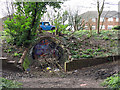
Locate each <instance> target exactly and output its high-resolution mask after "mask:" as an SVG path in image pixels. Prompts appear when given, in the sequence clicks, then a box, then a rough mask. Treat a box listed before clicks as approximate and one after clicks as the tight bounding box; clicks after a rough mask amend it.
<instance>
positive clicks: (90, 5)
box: [0, 0, 120, 18]
mask: <svg viewBox="0 0 120 90" xmlns="http://www.w3.org/2000/svg"><path fill="white" fill-rule="evenodd" d="M100 1H101V2H102V0H100ZM105 1H106V4H105V8H104V10H115V11H118V2H119V1H120V0H105ZM4 2H5V0H0V7H2V9H4V7H5V4H4ZM96 2H97V0H68V1H66V2H65V3H64V4H63V5H62V7H63V9H64V10H69V9H71V10H72V11H75V10H78V11H79V14H81V13H84V12H86V11H96V10H97V8H96V7H97V6H96ZM2 9H1V8H0V18H1V17H3V16H4V15H3V13H2V12H3V11H5V10H2Z"/></svg>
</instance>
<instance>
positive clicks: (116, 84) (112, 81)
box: [101, 74, 120, 90]
mask: <svg viewBox="0 0 120 90" xmlns="http://www.w3.org/2000/svg"><path fill="white" fill-rule="evenodd" d="M101 85H102V86H106V87H107V88H109V89H112V90H118V89H119V90H120V75H119V74H115V75H114V76H111V77H108V78H107V79H105V81H104V82H103V83H101Z"/></svg>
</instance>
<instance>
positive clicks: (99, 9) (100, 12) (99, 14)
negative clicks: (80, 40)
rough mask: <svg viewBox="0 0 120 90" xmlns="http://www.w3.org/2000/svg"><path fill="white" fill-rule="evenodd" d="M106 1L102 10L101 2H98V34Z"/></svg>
mask: <svg viewBox="0 0 120 90" xmlns="http://www.w3.org/2000/svg"><path fill="white" fill-rule="evenodd" d="M104 3H105V0H103V3H102V6H101V8H100V2H99V0H97V11H98V20H97V33H98V34H99V33H100V17H101V14H102V12H103V9H104Z"/></svg>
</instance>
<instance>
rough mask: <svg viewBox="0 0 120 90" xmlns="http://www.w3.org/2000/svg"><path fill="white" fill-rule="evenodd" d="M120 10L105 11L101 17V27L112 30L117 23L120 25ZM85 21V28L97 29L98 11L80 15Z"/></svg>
mask: <svg viewBox="0 0 120 90" xmlns="http://www.w3.org/2000/svg"><path fill="white" fill-rule="evenodd" d="M119 16H120V12H119V13H118V12H117V11H103V12H102V15H101V18H100V29H103V30H110V29H112V27H114V26H116V25H120V17H119ZM80 17H81V18H82V20H83V21H84V22H85V29H93V30H96V29H97V17H98V13H97V11H88V12H85V13H83V14H81V15H80Z"/></svg>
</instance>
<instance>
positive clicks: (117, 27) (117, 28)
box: [112, 26, 120, 30]
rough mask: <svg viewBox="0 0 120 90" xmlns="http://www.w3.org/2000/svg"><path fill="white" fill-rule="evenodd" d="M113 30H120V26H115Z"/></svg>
mask: <svg viewBox="0 0 120 90" xmlns="http://www.w3.org/2000/svg"><path fill="white" fill-rule="evenodd" d="M112 29H116V30H120V26H114V27H113V28H112Z"/></svg>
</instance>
